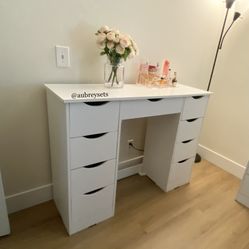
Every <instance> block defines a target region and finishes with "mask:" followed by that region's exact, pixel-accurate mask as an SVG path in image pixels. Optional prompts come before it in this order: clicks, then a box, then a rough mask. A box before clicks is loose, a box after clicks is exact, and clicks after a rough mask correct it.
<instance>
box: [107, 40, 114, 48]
mask: <svg viewBox="0 0 249 249" xmlns="http://www.w3.org/2000/svg"><path fill="white" fill-rule="evenodd" d="M107 47H108V48H109V49H112V48H113V47H114V43H113V42H111V41H109V42H107Z"/></svg>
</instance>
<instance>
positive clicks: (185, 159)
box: [167, 96, 208, 191]
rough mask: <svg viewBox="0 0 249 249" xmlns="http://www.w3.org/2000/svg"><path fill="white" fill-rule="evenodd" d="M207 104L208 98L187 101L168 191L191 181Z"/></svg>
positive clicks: (182, 116) (199, 97) (193, 98)
mask: <svg viewBox="0 0 249 249" xmlns="http://www.w3.org/2000/svg"><path fill="white" fill-rule="evenodd" d="M207 102H208V97H207V96H193V97H189V98H186V100H185V103H184V107H183V111H182V114H181V120H180V122H179V126H178V130H177V137H176V144H175V148H174V153H173V158H172V162H171V167H170V172H169V178H168V184H167V191H169V190H172V189H174V188H176V187H178V186H181V185H184V184H186V183H188V182H189V181H190V177H191V171H192V165H193V163H194V160H195V154H196V149H197V145H198V136H199V133H200V130H201V125H202V120H203V116H204V114H205V110H206V106H207Z"/></svg>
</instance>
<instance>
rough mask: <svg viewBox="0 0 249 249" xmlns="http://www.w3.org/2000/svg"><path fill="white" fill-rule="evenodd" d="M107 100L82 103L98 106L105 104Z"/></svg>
mask: <svg viewBox="0 0 249 249" xmlns="http://www.w3.org/2000/svg"><path fill="white" fill-rule="evenodd" d="M108 102H109V101H94V102H84V104H86V105H90V106H100V105H105V104H107V103H108Z"/></svg>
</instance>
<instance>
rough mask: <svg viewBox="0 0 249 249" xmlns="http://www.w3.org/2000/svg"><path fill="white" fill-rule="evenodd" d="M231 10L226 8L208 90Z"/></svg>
mask: <svg viewBox="0 0 249 249" xmlns="http://www.w3.org/2000/svg"><path fill="white" fill-rule="evenodd" d="M229 10H230V9H229V8H227V10H226V15H225V19H224V22H223V25H222V29H221V33H220V39H219V43H218V46H217V49H216V53H215V57H214V62H213V67H212V71H211V75H210V78H209V82H208V87H207V91H209V89H210V85H211V82H212V79H213V75H214V69H215V66H216V62H217V58H218V55H219V51H220V49H221V47H220V44H221V42H222V37H223V34H224V30H225V27H226V22H227V17H228V13H229Z"/></svg>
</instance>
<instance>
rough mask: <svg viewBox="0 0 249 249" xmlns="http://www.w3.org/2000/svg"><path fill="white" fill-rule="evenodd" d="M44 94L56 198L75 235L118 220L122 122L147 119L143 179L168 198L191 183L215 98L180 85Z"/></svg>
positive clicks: (57, 88)
mask: <svg viewBox="0 0 249 249" xmlns="http://www.w3.org/2000/svg"><path fill="white" fill-rule="evenodd" d="M46 88H47V104H48V115H49V135H50V150H51V162H52V175H53V197H54V201H55V203H56V206H57V208H58V210H59V212H60V214H61V217H62V219H63V222H64V224H65V226H66V228H67V231H68V233H69V234H73V233H75V232H78V231H80V230H82V229H84V228H87V227H89V226H91V225H94V224H96V223H98V222H100V221H103V220H105V219H107V218H109V217H111V216H113V215H114V210H115V195H116V185H117V172H118V161H119V141H120V133H121V132H120V130H121V123H122V120H126V119H134V118H142V117H148V122H147V131H146V139H145V151H144V160H143V171H144V173H145V174H146V175H147V176H148V177H149V178H151V179H152V180H153V181H154V182H155V183H156V184H157V185H158V186H159V187H160V188H161V189H162V190H163V191H165V192H167V191H170V190H172V189H174V188H176V187H178V186H181V185H184V184H186V183H188V182H189V181H190V177H191V169H192V164H193V162H194V158H195V154H196V149H197V141H198V135H199V132H200V129H201V124H202V119H203V116H204V114H205V110H206V106H207V103H208V98H209V94H210V93H209V92H206V91H202V90H199V89H196V88H191V87H187V86H184V85H180V84H178V85H177V87H175V88H173V87H167V88H146V87H143V86H137V85H135V84H129V85H127V84H126V85H125V86H124V88H122V89H108V88H104V86H103V85H100V84H98V85H95V84H47V85H46ZM72 93H76V94H82V95H81V98H75V97H74V98H72ZM90 93H91V94H93V95H91V96H90V95H89V94H90ZM97 93H98V95H99V94H100V93H105V94H102V97H101V96H100V97H96V98H94V94H97ZM107 95H108V96H107Z"/></svg>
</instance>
